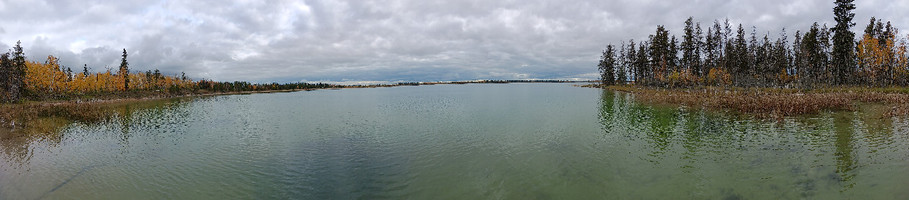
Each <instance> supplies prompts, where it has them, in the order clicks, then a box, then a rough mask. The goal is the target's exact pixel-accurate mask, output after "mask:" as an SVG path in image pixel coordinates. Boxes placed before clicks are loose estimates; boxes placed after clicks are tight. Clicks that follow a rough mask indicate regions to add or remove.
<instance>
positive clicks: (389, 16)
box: [0, 0, 909, 82]
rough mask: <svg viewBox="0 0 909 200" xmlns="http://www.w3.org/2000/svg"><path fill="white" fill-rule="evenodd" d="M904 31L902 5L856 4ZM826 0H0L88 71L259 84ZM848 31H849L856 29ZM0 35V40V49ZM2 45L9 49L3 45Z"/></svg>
mask: <svg viewBox="0 0 909 200" xmlns="http://www.w3.org/2000/svg"><path fill="white" fill-rule="evenodd" d="M857 4H858V9H857V10H856V13H857V15H856V20H855V21H856V22H857V23H858V26H864V23H866V21H867V19H868V18H870V17H871V16H872V14H873V15H876V16H877V17H878V18H882V19H885V20H892V21H894V25H895V26H897V27H907V26H903V25H906V24H905V23H909V16H906V15H903V14H902V13H903V12H901V11H903V10H907V8H909V3H907V2H901V1H900V2H891V1H884V0H867V1H861V2H857ZM832 7H833V3H832V1H828V0H801V1H789V0H769V1H726V0H695V1H640V0H612V1H580V0H570V1H544V0H532V1H484V0H463V1H439V2H437V1H420V0H387V1H377V0H337V1H324V0H303V1H291V0H273V1H208V0H206V1H163V0H124V1H99V0H88V1H82V0H80V1H75V0H54V1H40V0H39V1H0V26H2V28H0V42H4V43H5V44H8V43H10V42H12V43H14V42H15V41H16V40H22V41H23V42H24V43H23V45H25V47H26V51H27V52H26V53H28V54H29V57H30V58H31V59H33V60H43V57H45V56H46V54H54V55H56V56H58V57H60V58H61V60H62V61H63V63H64V64H66V65H67V66H82V65H83V64H88V65H89V66H91V67H92V68H94V69H95V70H97V71H101V70H104V67H105V66H113V65H116V64H118V62H119V57H120V53H121V50H122V49H123V48H126V49H127V50H128V51H129V53H130V54H129V56H130V57H129V58H130V64H131V66H132V68H133V69H135V70H138V71H144V70H149V69H153V68H159V69H161V70H162V71H164V72H165V73H168V74H175V73H179V72H181V71H185V72H186V73H187V75H189V76H191V77H195V78H210V79H215V80H225V81H230V80H250V81H258V82H268V81H281V82H285V81H300V80H307V81H362V80H376V81H428V80H465V79H487V78H488V79H498V78H507V79H510V78H595V74H593V73H594V72H596V69H595V67H594V66H595V62H596V60H597V59H598V56H599V55H598V54H599V52H600V51H601V50H602V48H603V47H604V46H605V45H606V44H609V43H612V44H618V43H620V42H622V41H627V40H628V39H635V40H641V39H645V38H646V37H647V35H649V34H651V32H652V31H653V29H654V27H655V26H656V25H666V27H667V28H669V29H670V30H671V33H673V34H679V33H680V32H681V31H680V29H681V27H682V25H683V23H682V22H683V21H684V20H685V18H687V17H688V16H692V17H694V18H695V19H696V20H698V21H700V22H701V23H702V26H703V28H705V29H706V27H707V26H709V25H710V24H711V23H712V22H713V20H714V19H719V20H722V19H724V18H729V19H730V20H731V21H732V22H735V23H743V24H744V25H745V26H746V27H751V26H756V27H757V28H758V31H759V32H760V33H766V32H770V34H771V36H777V35H778V32H779V30H780V29H782V28H786V29H787V31H788V33H789V34H790V35H791V34H792V33H795V30H799V29H806V28H807V27H808V26H810V24H811V23H813V22H815V21H817V22H820V23H827V24H828V25H830V26H832V25H833V23H832V19H833V17H832V14H831V9H832ZM857 30H858V29H857ZM2 44H3V43H0V47H3V45H2ZM7 46H8V45H7Z"/></svg>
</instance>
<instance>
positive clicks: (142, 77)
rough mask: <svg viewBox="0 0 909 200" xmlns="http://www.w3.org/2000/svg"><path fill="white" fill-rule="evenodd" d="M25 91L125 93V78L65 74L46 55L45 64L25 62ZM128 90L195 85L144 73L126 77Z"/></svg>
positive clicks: (102, 74) (101, 73)
mask: <svg viewBox="0 0 909 200" xmlns="http://www.w3.org/2000/svg"><path fill="white" fill-rule="evenodd" d="M25 74H26V76H25V88H26V89H27V90H28V91H31V92H32V93H33V94H53V95H58V96H59V95H66V94H90V93H110V92H122V91H126V90H125V88H124V87H123V81H124V77H123V76H120V75H117V74H114V73H111V71H110V70H107V71H105V72H100V73H89V74H87V75H86V74H83V73H67V72H66V71H64V69H63V68H61V67H60V64H59V59H58V58H56V57H54V56H48V57H47V60H46V61H45V63H43V64H42V63H38V62H34V61H28V62H27V63H26V73H25ZM128 77H129V83H130V90H166V91H170V90H174V89H188V88H192V87H194V86H195V85H196V83H195V82H193V81H192V80H188V79H187V80H183V79H180V78H178V77H175V76H158V77H155V76H149V75H148V74H145V73H131V74H129V76H128Z"/></svg>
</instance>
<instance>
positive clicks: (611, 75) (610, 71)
mask: <svg viewBox="0 0 909 200" xmlns="http://www.w3.org/2000/svg"><path fill="white" fill-rule="evenodd" d="M615 63H616V59H615V47H614V46H612V44H610V45H607V46H606V50H604V51H603V55H602V56H601V57H600V64H599V69H600V80H601V81H602V83H603V85H612V84H613V83H615Z"/></svg>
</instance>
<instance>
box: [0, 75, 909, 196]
mask: <svg viewBox="0 0 909 200" xmlns="http://www.w3.org/2000/svg"><path fill="white" fill-rule="evenodd" d="M634 98H635V97H634V96H633V95H629V94H626V93H617V92H610V91H601V90H598V89H591V88H580V87H573V86H571V85H570V84H504V85H438V86H421V87H399V88H375V89H350V90H333V91H329V90H323V91H311V92H296V93H278V94H254V95H232V96H219V97H210V98H193V99H178V100H165V101H151V102H144V103H139V104H124V105H116V106H110V107H107V108H104V109H105V110H104V112H106V113H107V114H106V116H109V117H107V118H104V119H102V120H90V121H80V120H78V119H68V118H66V117H42V118H39V119H37V120H32V121H29V122H28V126H26V127H28V128H26V129H20V130H15V131H14V132H13V133H0V134H7V135H15V136H17V137H0V138H4V139H3V140H2V141H0V150H2V154H0V199H36V198H38V199H40V198H49V199H57V198H78V199H96V198H114V199H129V198H136V197H143V198H163V199H222V198H249V199H286V198H304V199H335V198H341V199H355V198H361V199H402V198H416V199H437V198H442V199H492V198H496V199H499V198H501V199H600V198H607V199H721V198H722V199H795V198H808V199H857V198H861V199H866V198H871V199H907V198H909V188H906V185H909V181H907V180H909V135H907V134H909V121H907V119H906V118H904V117H894V118H881V117H880V116H882V115H880V114H879V113H878V112H879V110H881V108H878V107H874V106H868V107H867V108H864V107H863V109H859V111H855V112H827V113H821V114H817V115H812V116H802V117H789V118H783V119H761V118H754V117H751V116H748V115H739V114H731V113H723V112H709V111H703V110H700V109H696V108H688V107H673V106H653V105H644V104H639V103H637V102H636V101H635V100H634Z"/></svg>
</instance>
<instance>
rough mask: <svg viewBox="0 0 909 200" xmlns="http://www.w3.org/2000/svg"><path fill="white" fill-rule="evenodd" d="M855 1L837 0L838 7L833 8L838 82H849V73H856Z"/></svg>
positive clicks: (835, 75)
mask: <svg viewBox="0 0 909 200" xmlns="http://www.w3.org/2000/svg"><path fill="white" fill-rule="evenodd" d="M853 1H854V0H836V2H835V4H836V7H834V8H833V15H834V20H836V26H834V27H833V56H832V57H833V58H832V60H833V61H832V62H833V68H834V81H835V83H836V84H846V83H849V82H850V81H848V80H849V79H850V78H849V75H850V74H853V73H854V70H853V69H854V68H855V33H853V32H852V31H851V30H850V28H852V26H854V25H855V23H852V18H854V17H855V13H852V10H855V4H854V3H853ZM872 20H874V19H872Z"/></svg>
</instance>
